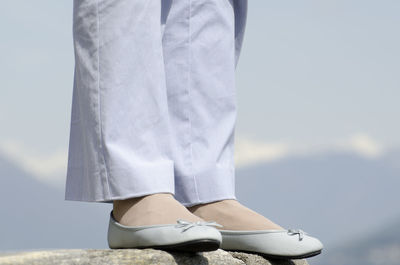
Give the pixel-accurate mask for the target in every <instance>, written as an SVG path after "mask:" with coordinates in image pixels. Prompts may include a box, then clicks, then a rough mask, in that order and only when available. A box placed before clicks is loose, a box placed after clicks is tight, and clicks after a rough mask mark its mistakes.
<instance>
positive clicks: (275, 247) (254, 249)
mask: <svg viewBox="0 0 400 265" xmlns="http://www.w3.org/2000/svg"><path fill="white" fill-rule="evenodd" d="M219 231H220V232H221V234H222V244H221V248H222V249H224V250H230V251H243V252H250V253H255V254H260V255H263V256H266V257H269V258H279V259H282V258H283V259H302V258H308V257H312V256H315V255H318V254H320V253H321V251H322V248H323V245H322V243H321V242H320V241H319V240H318V239H317V238H314V237H311V236H308V235H307V233H306V232H304V231H302V230H300V229H296V230H295V229H289V230H249V231H236V230H219Z"/></svg>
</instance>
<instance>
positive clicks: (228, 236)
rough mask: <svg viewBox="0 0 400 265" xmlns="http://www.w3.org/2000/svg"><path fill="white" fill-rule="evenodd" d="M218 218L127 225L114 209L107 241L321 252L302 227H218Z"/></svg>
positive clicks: (272, 254) (190, 248)
mask: <svg viewBox="0 0 400 265" xmlns="http://www.w3.org/2000/svg"><path fill="white" fill-rule="evenodd" d="M216 226H218V227H222V226H221V225H220V224H218V223H216V222H188V221H185V220H177V223H176V224H162V225H145V226H125V225H122V224H120V223H118V222H117V221H116V220H115V218H114V216H113V214H112V211H111V213H110V221H109V226H108V236H107V239H108V245H109V247H110V248H111V249H119V248H155V249H162V250H174V251H186V252H205V251H214V250H217V249H218V248H221V249H224V250H229V251H240V252H248V253H254V254H258V255H262V256H264V257H267V258H278V259H301V258H308V257H312V256H315V255H318V254H320V253H321V251H322V248H323V245H322V243H321V242H320V241H319V240H318V239H316V238H314V237H311V236H309V235H308V234H307V233H305V232H304V231H302V230H299V229H298V230H294V229H289V230H248V231H236V230H219V229H217V228H215V227H216Z"/></svg>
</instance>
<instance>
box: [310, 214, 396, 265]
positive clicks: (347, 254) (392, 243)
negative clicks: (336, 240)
mask: <svg viewBox="0 0 400 265" xmlns="http://www.w3.org/2000/svg"><path fill="white" fill-rule="evenodd" d="M337 264H346V265H398V264H400V217H399V218H397V219H396V220H395V221H392V222H390V223H388V224H385V226H382V228H381V229H379V230H378V231H374V230H372V231H369V232H366V233H365V236H362V237H360V238H357V239H356V240H351V241H350V242H344V243H342V244H340V245H338V246H337V247H334V248H333V249H331V250H330V251H329V253H327V254H326V255H325V257H324V258H323V259H322V260H320V261H319V262H318V265H337Z"/></svg>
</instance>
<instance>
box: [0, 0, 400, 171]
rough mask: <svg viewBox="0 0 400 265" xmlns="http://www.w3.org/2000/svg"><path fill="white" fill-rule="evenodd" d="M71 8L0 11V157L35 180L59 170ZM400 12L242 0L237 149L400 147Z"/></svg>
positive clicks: (18, 0) (391, 4)
mask: <svg viewBox="0 0 400 265" xmlns="http://www.w3.org/2000/svg"><path fill="white" fill-rule="evenodd" d="M72 2H73V1H72V0H69V1H54V0H42V1H28V0H13V1H7V2H5V3H3V4H2V8H1V9H0V32H1V42H0V76H1V78H0V86H1V96H0V123H1V124H0V151H3V152H6V153H8V154H9V155H10V156H13V157H14V159H16V160H21V161H25V162H24V163H25V166H26V167H32V168H36V170H37V171H38V172H43V174H46V172H47V173H48V172H52V170H53V171H54V170H57V169H60V168H61V169H63V166H65V164H66V152H67V147H68V140H69V125H70V124H69V122H70V110H71V100H72V78H73V63H74V61H73V46H72ZM399 14H400V1H395V0H392V1H389V0H380V1H377V0H375V1H372V0H337V1H333V0H324V1H321V0H306V1H294V0H288V1H265V0H262V1H256V0H250V1H249V14H248V22H247V28H246V33H245V40H244V44H243V49H242V53H241V57H240V60H239V66H238V68H237V92H238V103H239V112H238V122H237V131H236V137H237V138H236V139H237V143H238V146H239V144H240V143H250V142H249V141H253V143H256V144H253V145H251V144H248V145H246V144H243V145H240V146H244V147H243V148H245V147H246V146H247V147H249V146H250V147H251V148H255V147H256V146H258V147H260V146H264V147H263V149H262V150H260V152H259V154H260V156H264V157H268V156H271V157H273V156H274V155H278V156H279V154H284V153H285V152H287V150H288V149H290V148H291V147H293V146H294V147H296V146H301V147H302V148H305V149H307V148H311V147H312V146H318V145H322V146H340V145H343V146H344V145H346V143H347V144H349V145H352V146H356V147H357V148H361V149H363V150H366V151H367V152H370V153H371V154H374V153H376V152H377V151H379V150H382V149H384V150H386V149H388V148H389V149H390V148H398V147H400V138H399V135H400V122H399V116H400V106H399V101H400V75H399V73H400V48H399V47H400V35H399V26H400V16H399ZM262 144H264V145H262ZM294 149H295V148H294ZM236 150H239V147H238V149H236ZM251 150H255V149H250V151H251ZM238 153H239V151H238ZM240 153H241V154H240V155H242V154H245V153H246V152H245V151H243V152H240ZM248 153H249V155H250V156H251V154H253V156H254V154H255V156H257V152H248ZM235 155H236V154H235ZM243 159H244V158H243ZM248 159H250V160H251V159H253V158H252V157H250V158H248ZM255 159H256V158H255ZM244 160H245V159H244ZM40 161H47V163H45V165H44V166H41V165H40V164H43V163H39V162H40Z"/></svg>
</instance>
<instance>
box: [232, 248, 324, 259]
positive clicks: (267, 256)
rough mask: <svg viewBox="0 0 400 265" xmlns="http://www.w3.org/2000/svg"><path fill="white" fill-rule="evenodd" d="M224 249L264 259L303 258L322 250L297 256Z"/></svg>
mask: <svg viewBox="0 0 400 265" xmlns="http://www.w3.org/2000/svg"><path fill="white" fill-rule="evenodd" d="M224 250H225V251H235V252H244V253H249V254H256V255H259V256H262V257H264V258H266V259H305V258H310V257H314V256H317V255H318V254H321V252H322V250H318V251H314V252H309V253H306V254H303V255H297V256H279V255H269V254H265V253H260V252H255V251H247V250H240V249H238V250H232V249H224Z"/></svg>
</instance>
